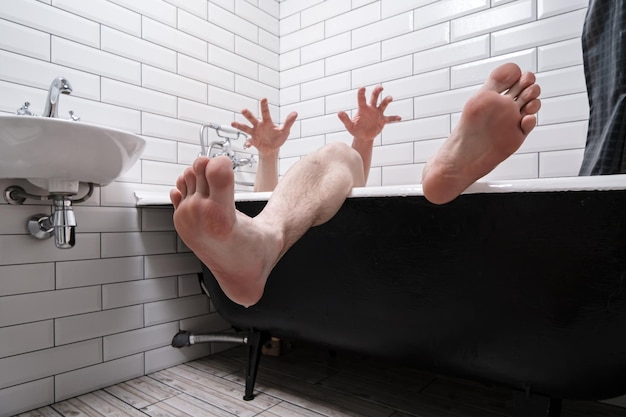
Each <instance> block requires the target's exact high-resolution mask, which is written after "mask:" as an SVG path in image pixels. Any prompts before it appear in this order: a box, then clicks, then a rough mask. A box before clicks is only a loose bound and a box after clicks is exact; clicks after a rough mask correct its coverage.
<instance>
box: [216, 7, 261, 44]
mask: <svg viewBox="0 0 626 417" xmlns="http://www.w3.org/2000/svg"><path fill="white" fill-rule="evenodd" d="M208 17H209V22H211V23H213V24H215V25H217V26H219V27H221V28H223V29H226V30H228V31H229V32H232V33H234V34H235V35H239V36H241V37H242V38H246V39H248V40H249V41H252V42H256V41H258V39H257V35H258V28H257V26H255V25H253V24H252V23H251V22H248V21H247V20H245V19H242V18H241V17H239V16H237V15H236V14H234V13H232V12H230V11H228V10H226V9H223V8H221V7H219V6H217V5H216V4H214V3H212V2H209V15H208Z"/></svg>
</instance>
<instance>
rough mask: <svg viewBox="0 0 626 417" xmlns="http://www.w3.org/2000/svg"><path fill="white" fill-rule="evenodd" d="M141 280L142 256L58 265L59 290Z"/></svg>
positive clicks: (57, 282)
mask: <svg viewBox="0 0 626 417" xmlns="http://www.w3.org/2000/svg"><path fill="white" fill-rule="evenodd" d="M139 279H143V258H142V257H140V256H134V257H132V256H126V257H123V258H118V259H90V260H87V261H71V262H57V263H56V288H57V289H63V288H72V287H85V286H91V285H102V284H110V283H113V282H121V281H133V280H139Z"/></svg>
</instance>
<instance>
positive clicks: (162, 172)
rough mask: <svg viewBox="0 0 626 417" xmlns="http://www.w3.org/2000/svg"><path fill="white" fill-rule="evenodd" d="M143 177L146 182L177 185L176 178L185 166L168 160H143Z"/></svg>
mask: <svg viewBox="0 0 626 417" xmlns="http://www.w3.org/2000/svg"><path fill="white" fill-rule="evenodd" d="M141 169H142V178H143V183H144V184H161V185H171V186H174V185H176V178H178V176H179V175H180V174H182V172H183V171H184V169H185V167H182V166H180V165H178V164H170V163H167V162H156V161H143V162H142V168H141Z"/></svg>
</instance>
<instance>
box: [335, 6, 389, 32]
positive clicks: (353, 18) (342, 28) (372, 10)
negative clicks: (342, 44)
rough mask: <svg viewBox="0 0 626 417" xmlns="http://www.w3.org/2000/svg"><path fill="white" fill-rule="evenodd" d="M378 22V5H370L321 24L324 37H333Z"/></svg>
mask: <svg viewBox="0 0 626 417" xmlns="http://www.w3.org/2000/svg"><path fill="white" fill-rule="evenodd" d="M379 20H380V5H379V4H378V3H372V4H370V5H367V6H363V7H360V8H358V9H353V10H351V11H349V12H347V13H342V14H338V15H337V16H334V17H331V18H328V19H326V20H325V21H324V23H323V24H324V32H325V36H329V37H330V36H335V35H338V34H340V33H343V32H348V31H350V30H352V29H356V28H358V27H361V26H365V25H367V24H371V23H374V22H378V21H379Z"/></svg>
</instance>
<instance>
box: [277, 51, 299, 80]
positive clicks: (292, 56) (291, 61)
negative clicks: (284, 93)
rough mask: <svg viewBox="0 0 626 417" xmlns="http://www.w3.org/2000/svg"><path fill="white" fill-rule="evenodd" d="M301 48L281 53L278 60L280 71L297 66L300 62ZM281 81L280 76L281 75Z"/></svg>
mask: <svg viewBox="0 0 626 417" xmlns="http://www.w3.org/2000/svg"><path fill="white" fill-rule="evenodd" d="M300 56H301V49H294V50H293V51H289V52H284V53H281V54H280V56H279V58H278V62H279V65H280V70H281V71H286V70H289V69H292V68H295V67H297V66H298V65H300V63H301V58H300ZM281 75H282V74H281ZM281 82H282V77H281Z"/></svg>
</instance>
